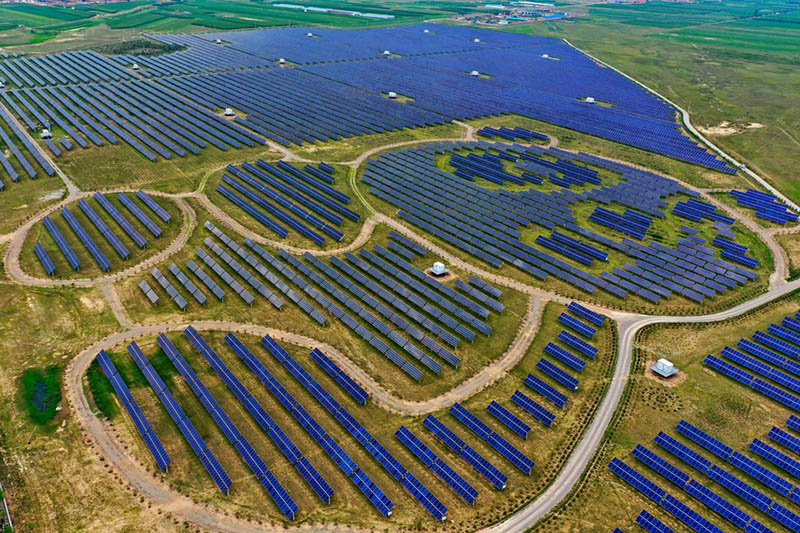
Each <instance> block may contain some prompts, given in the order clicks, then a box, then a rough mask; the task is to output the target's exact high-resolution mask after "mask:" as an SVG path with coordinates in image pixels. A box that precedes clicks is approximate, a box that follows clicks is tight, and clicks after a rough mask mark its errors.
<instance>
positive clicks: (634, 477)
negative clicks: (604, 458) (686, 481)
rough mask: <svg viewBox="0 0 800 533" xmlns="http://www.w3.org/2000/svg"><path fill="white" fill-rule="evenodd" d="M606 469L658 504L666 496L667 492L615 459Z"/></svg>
mask: <svg viewBox="0 0 800 533" xmlns="http://www.w3.org/2000/svg"><path fill="white" fill-rule="evenodd" d="M608 468H609V469H610V470H611V471H612V472H613V473H614V474H616V475H617V476H618V477H619V478H621V479H622V480H623V481H625V482H626V483H628V484H629V485H631V486H632V487H633V488H634V489H636V490H637V491H639V492H641V493H642V494H644V495H645V496H646V497H648V498H649V499H651V500H653V501H654V502H656V503H660V502H661V501H662V500H663V499H664V497H666V496H667V491H665V490H664V489H662V488H661V487H659V486H658V485H656V484H655V483H653V482H652V481H650V480H649V479H647V478H646V477H645V476H643V475H642V474H640V473H639V472H638V471H636V470H635V469H634V468H631V467H630V466H628V465H627V464H625V463H624V462H622V461H621V460H619V459H618V458H616V457H614V458H613V459H612V460H611V462H610V463H609V464H608Z"/></svg>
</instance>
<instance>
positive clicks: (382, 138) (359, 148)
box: [292, 123, 464, 162]
mask: <svg viewBox="0 0 800 533" xmlns="http://www.w3.org/2000/svg"><path fill="white" fill-rule="evenodd" d="M463 136H464V128H463V127H461V126H459V125H458V124H453V123H447V124H441V125H439V126H429V127H425V128H413V129H409V128H403V129H402V130H397V131H391V132H389V133H379V134H375V135H359V136H357V137H350V138H347V139H343V140H340V141H332V142H327V143H317V144H305V145H303V146H299V147H296V148H293V149H292V151H293V152H294V153H296V154H297V155H299V156H300V157H302V158H305V159H313V160H315V161H331V162H346V161H352V160H354V159H355V158H357V157H358V156H359V155H361V154H363V153H364V152H366V151H368V150H372V149H373V148H377V147H379V146H385V145H388V144H393V143H400V142H410V141H420V140H424V139H458V138H462V137H463Z"/></svg>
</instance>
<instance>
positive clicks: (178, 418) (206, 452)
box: [128, 342, 232, 494]
mask: <svg viewBox="0 0 800 533" xmlns="http://www.w3.org/2000/svg"><path fill="white" fill-rule="evenodd" d="M128 353H129V354H130V355H131V357H132V358H133V360H134V361H135V362H136V365H137V366H138V367H139V369H140V370H141V371H142V374H144V376H145V378H146V379H147V382H148V383H149V384H150V387H151V388H152V389H153V391H154V392H155V393H156V395H157V396H158V398H159V400H160V401H161V403H162V405H163V406H164V408H165V409H166V410H167V413H169V415H170V417H171V418H172V421H173V422H175V425H176V426H177V427H178V429H179V430H180V431H181V434H183V436H184V438H185V439H186V441H187V442H188V443H189V446H191V448H192V450H193V451H194V452H195V454H196V455H197V457H198V459H199V460H200V462H201V463H202V464H203V467H205V469H206V471H207V472H208V474H209V475H210V476H211V479H213V480H214V483H216V485H217V487H218V488H219V490H220V491H221V492H222V493H223V494H227V493H228V491H229V490H230V488H231V485H232V481H231V478H230V476H228V473H227V472H226V471H225V469H224V468H223V467H222V465H221V464H220V462H219V460H218V459H217V457H216V455H214V452H212V451H211V450H210V449H209V447H208V444H206V442H205V440H204V439H203V437H201V436H200V433H198V431H197V429H196V428H195V426H194V424H193V423H192V421H191V420H189V418H188V417H187V416H186V413H185V412H184V411H183V409H182V408H181V406H180V404H179V403H178V400H176V399H175V396H174V395H173V394H172V392H170V390H169V389H168V388H167V386H166V384H165V383H164V380H163V379H162V378H161V376H159V375H158V372H156V370H155V368H153V365H152V363H150V361H149V360H148V359H147V357H146V356H145V355H144V353H143V352H142V350H141V348H139V346H138V345H137V344H136V343H135V342H132V343H130V344H129V345H128Z"/></svg>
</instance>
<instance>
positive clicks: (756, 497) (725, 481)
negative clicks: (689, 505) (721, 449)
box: [708, 465, 772, 511]
mask: <svg viewBox="0 0 800 533" xmlns="http://www.w3.org/2000/svg"><path fill="white" fill-rule="evenodd" d="M708 477H710V478H711V479H713V480H714V481H716V482H717V483H718V484H720V485H722V486H723V487H725V488H726V489H728V490H730V491H731V492H733V493H734V494H736V495H737V496H739V497H740V498H742V499H743V500H745V501H747V502H749V503H750V504H752V505H753V506H755V507H757V508H758V509H760V510H762V511H766V510H767V509H769V507H770V505H772V498H770V497H769V496H767V495H766V494H764V493H763V492H761V491H759V490H758V489H756V488H755V487H753V486H752V485H750V484H748V483H746V482H744V481H742V480H741V479H739V478H738V477H736V476H734V475H733V474H731V473H730V472H727V471H725V470H723V469H722V468H720V467H719V466H717V465H714V466H713V467H711V470H710V471H709V472H708Z"/></svg>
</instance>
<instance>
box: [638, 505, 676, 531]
mask: <svg viewBox="0 0 800 533" xmlns="http://www.w3.org/2000/svg"><path fill="white" fill-rule="evenodd" d="M636 523H637V524H639V525H640V526H641V527H642V529H644V530H645V531H649V532H650V533H674V530H673V529H672V528H670V527H667V525H666V524H664V523H663V522H662V521H660V520H659V519H658V518H656V517H655V516H653V515H651V514H650V513H648V512H647V511H644V510H643V511H642V512H641V513H639V516H637V517H636Z"/></svg>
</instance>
